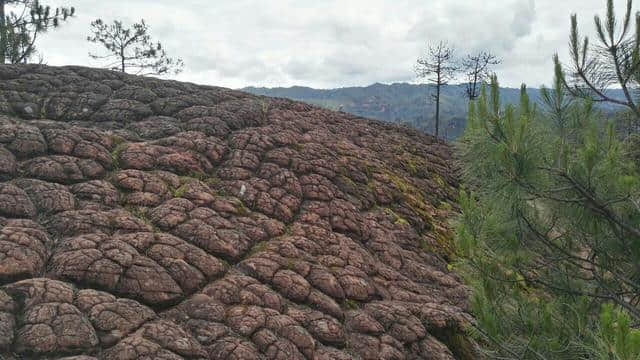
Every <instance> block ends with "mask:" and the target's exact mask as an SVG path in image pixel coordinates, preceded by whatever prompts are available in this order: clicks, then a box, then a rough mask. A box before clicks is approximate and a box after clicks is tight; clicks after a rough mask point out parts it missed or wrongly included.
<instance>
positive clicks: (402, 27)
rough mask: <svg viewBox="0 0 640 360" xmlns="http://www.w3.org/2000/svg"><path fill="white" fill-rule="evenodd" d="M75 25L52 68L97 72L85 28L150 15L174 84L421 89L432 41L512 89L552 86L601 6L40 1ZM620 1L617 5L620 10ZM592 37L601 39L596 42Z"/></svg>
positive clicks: (363, 0)
mask: <svg viewBox="0 0 640 360" xmlns="http://www.w3.org/2000/svg"><path fill="white" fill-rule="evenodd" d="M42 2H43V3H46V4H50V5H67V6H75V7H76V13H77V16H76V17H75V18H74V19H72V20H71V21H70V22H69V23H67V24H64V26H63V27H61V28H60V29H58V30H55V31H52V32H50V33H48V34H46V35H45V36H43V37H42V38H41V39H40V42H39V43H38V45H39V48H40V50H41V51H42V53H43V55H44V59H45V62H46V63H47V64H49V65H67V64H77V65H89V66H100V65H101V63H100V62H98V61H96V60H92V59H90V58H89V57H88V55H87V54H88V52H89V51H93V52H99V51H100V50H101V49H100V48H98V47H97V45H95V44H90V43H88V42H87V41H86V37H87V35H89V23H90V22H91V21H92V20H94V19H96V18H102V19H103V20H105V21H113V20H116V19H117V20H122V21H124V22H125V23H128V24H130V23H132V22H134V21H138V20H139V19H141V18H144V19H145V21H146V22H147V23H148V24H149V25H150V27H151V35H152V37H153V38H154V39H155V40H158V41H160V42H162V44H163V45H164V47H165V49H167V52H168V53H169V55H173V56H178V57H181V58H183V60H184V62H185V68H184V69H185V70H184V72H183V73H181V74H179V75H177V76H174V77H173V78H176V79H178V80H183V81H191V82H195V83H200V84H211V85H218V86H225V87H231V88H239V87H244V86H249V85H253V86H268V87H273V86H292V85H303V86H311V87H316V88H333V87H344V86H360V85H369V84H372V83H375V82H381V83H393V82H416V77H415V75H414V72H413V65H414V63H415V61H416V58H417V57H418V56H420V55H421V54H422V53H424V51H425V50H426V45H427V43H429V42H437V41H439V40H446V41H448V43H449V44H451V45H453V46H454V47H455V48H456V50H457V54H458V55H463V54H465V53H467V52H471V51H477V50H482V49H484V50H489V51H491V52H492V53H494V54H496V55H497V56H499V57H500V58H502V59H503V63H502V64H501V65H500V66H498V67H496V72H497V73H498V75H499V77H500V81H501V83H502V84H503V85H505V86H511V87H517V86H519V85H520V84H521V83H522V82H525V83H527V84H528V85H529V86H531V87H537V86H539V85H541V84H543V83H547V84H548V83H549V82H550V79H551V76H552V62H551V57H552V55H553V54H554V53H555V52H558V53H559V54H560V56H561V58H562V59H565V60H566V59H567V39H568V30H569V16H570V14H571V13H572V12H577V13H578V19H579V25H580V26H581V30H582V31H583V33H592V29H593V15H594V14H596V13H599V14H602V13H603V12H604V7H605V4H606V1H605V0H480V1H477V0H183V1H172V0H110V1H105V0H43V1H42ZM624 3H625V1H623V0H616V1H615V4H616V5H617V9H618V12H619V13H620V16H622V14H621V12H622V11H623V9H624ZM594 40H595V39H594Z"/></svg>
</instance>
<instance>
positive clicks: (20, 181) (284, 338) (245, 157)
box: [0, 65, 476, 360]
mask: <svg viewBox="0 0 640 360" xmlns="http://www.w3.org/2000/svg"><path fill="white" fill-rule="evenodd" d="M0 79H2V81H0V216H1V217H0V358H8V359H14V358H43V359H75V360H89V359H228V360H232V359H238V360H241V359H242V360H244V359H286V360H292V359H318V360H325V359H326V360H330V359H331V360H346V359H454V358H457V359H474V358H476V354H474V353H473V342H472V341H471V340H465V339H466V337H465V334H464V329H465V327H466V326H467V325H468V323H469V321H471V318H470V315H469V314H468V310H467V306H468V305H467V298H468V291H467V289H466V287H465V286H464V285H463V284H462V280H461V279H460V277H459V276H458V275H456V274H455V272H452V271H450V270H449V269H448V266H447V265H448V261H450V256H451V253H452V244H451V237H452V234H451V229H449V227H448V218H449V216H451V214H452V213H453V211H455V209H456V204H455V203H454V201H453V199H455V198H456V195H457V186H458V182H457V178H456V171H455V167H454V166H453V165H452V164H451V162H450V161H449V159H450V148H449V147H448V146H447V145H446V144H444V143H441V142H439V141H436V140H435V139H434V138H432V137H430V136H426V135H423V134H420V133H417V132H415V131H413V130H409V129H407V128H403V127H399V126H395V125H389V124H383V123H379V122H376V121H371V120H366V119H361V118H357V117H355V116H351V115H347V114H343V113H335V112H331V111H328V110H323V109H320V108H317V107H314V106H311V105H307V104H302V103H296V102H293V101H289V100H284V99H270V98H263V97H256V96H252V95H249V94H245V93H242V92H238V91H233V90H228V89H222V88H216V87H207V86H198V85H194V84H186V83H179V82H173V81H169V82H168V81H163V80H159V79H154V78H147V77H135V76H131V75H127V74H123V73H118V72H111V71H105V70H95V69H88V68H82V67H61V68H57V67H47V66H36V65H5V66H1V67H0Z"/></svg>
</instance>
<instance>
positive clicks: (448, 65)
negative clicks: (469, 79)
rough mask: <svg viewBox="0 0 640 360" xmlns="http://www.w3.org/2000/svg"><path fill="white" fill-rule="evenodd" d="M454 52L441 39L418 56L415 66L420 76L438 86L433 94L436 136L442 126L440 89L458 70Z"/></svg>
mask: <svg viewBox="0 0 640 360" xmlns="http://www.w3.org/2000/svg"><path fill="white" fill-rule="evenodd" d="M453 53H454V49H453V48H452V47H449V46H448V44H447V43H446V42H444V41H440V42H439V43H438V44H437V45H429V47H428V50H427V53H426V54H425V55H424V57H422V58H418V61H417V64H416V67H415V71H416V75H417V76H418V77H420V78H427V80H428V81H429V82H430V83H431V84H433V85H435V87H436V93H435V94H432V95H431V96H432V97H433V99H434V101H435V103H436V124H435V125H436V131H435V135H436V138H437V137H438V130H439V127H440V90H441V88H442V86H443V85H447V84H448V83H449V81H450V80H452V79H453V78H454V77H455V74H456V72H457V71H458V67H457V66H456V65H455V58H454V54H453Z"/></svg>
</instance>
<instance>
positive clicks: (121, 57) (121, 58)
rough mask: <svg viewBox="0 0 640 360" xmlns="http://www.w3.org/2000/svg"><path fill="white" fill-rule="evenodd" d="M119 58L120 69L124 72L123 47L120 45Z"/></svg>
mask: <svg viewBox="0 0 640 360" xmlns="http://www.w3.org/2000/svg"><path fill="white" fill-rule="evenodd" d="M120 60H121V61H122V69H121V71H122V72H124V47H120Z"/></svg>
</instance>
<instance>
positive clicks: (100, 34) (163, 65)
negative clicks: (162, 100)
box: [87, 19, 184, 75]
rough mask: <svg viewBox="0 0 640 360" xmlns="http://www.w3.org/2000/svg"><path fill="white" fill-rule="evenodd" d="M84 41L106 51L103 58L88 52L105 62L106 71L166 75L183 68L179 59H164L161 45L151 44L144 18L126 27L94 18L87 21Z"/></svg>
mask: <svg viewBox="0 0 640 360" xmlns="http://www.w3.org/2000/svg"><path fill="white" fill-rule="evenodd" d="M87 41H89V42H92V43H95V44H99V45H102V46H103V47H104V48H105V49H106V55H95V54H92V53H89V56H90V57H91V58H92V59H100V60H104V61H106V62H107V63H106V64H105V67H106V68H108V69H110V70H116V71H121V72H133V73H135V74H137V75H166V74H170V73H173V74H178V73H180V72H181V71H182V68H183V66H184V63H183V62H182V60H181V59H172V58H170V57H168V56H167V52H166V51H165V49H164V48H163V47H162V44H160V43H159V42H155V43H154V42H153V41H151V36H150V35H149V26H148V25H147V24H146V23H145V22H144V19H141V20H140V22H139V23H135V24H133V25H132V26H131V27H130V28H126V27H124V26H123V24H122V21H118V20H115V21H114V22H113V23H112V24H107V23H105V22H104V21H102V19H96V20H94V21H92V22H91V36H88V37H87Z"/></svg>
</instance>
